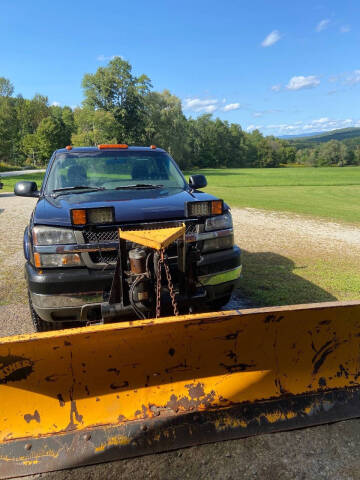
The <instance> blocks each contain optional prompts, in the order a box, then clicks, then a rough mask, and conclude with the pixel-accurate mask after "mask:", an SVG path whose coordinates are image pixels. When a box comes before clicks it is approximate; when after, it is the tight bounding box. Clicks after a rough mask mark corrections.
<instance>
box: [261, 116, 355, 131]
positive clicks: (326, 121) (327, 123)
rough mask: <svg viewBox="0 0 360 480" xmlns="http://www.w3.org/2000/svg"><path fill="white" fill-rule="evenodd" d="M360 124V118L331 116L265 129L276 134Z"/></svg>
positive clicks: (265, 127)
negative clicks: (338, 118) (336, 117)
mask: <svg viewBox="0 0 360 480" xmlns="http://www.w3.org/2000/svg"><path fill="white" fill-rule="evenodd" d="M359 125H360V120H353V119H352V118H346V119H345V120H334V119H331V118H329V117H321V118H316V119H314V120H311V121H309V122H307V123H305V124H304V123H303V122H302V121H298V122H295V123H292V124H291V123H290V124H288V123H281V124H272V125H266V126H264V127H263V128H264V130H271V131H273V132H274V133H275V134H276V135H286V134H301V133H309V132H327V131H330V130H336V129H339V128H347V127H356V126H359Z"/></svg>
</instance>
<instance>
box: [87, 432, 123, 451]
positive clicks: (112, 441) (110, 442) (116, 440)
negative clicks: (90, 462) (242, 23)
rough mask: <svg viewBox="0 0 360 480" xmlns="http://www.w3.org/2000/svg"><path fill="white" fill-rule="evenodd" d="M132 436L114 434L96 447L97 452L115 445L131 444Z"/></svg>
mask: <svg viewBox="0 0 360 480" xmlns="http://www.w3.org/2000/svg"><path fill="white" fill-rule="evenodd" d="M130 442H131V438H129V437H125V436H124V435H119V436H114V437H110V438H108V439H107V441H106V442H105V443H102V444H101V445H99V446H98V447H96V448H95V452H103V451H104V450H106V449H107V448H109V447H115V446H119V445H129V443H130Z"/></svg>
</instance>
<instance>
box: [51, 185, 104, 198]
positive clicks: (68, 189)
mask: <svg viewBox="0 0 360 480" xmlns="http://www.w3.org/2000/svg"><path fill="white" fill-rule="evenodd" d="M74 190H80V192H75V191H74ZM81 190H88V191H91V192H96V191H98V190H106V189H105V187H95V186H91V185H75V186H74V187H63V188H55V189H54V190H53V191H52V194H54V193H57V194H58V195H54V196H56V197H57V196H59V195H66V194H68V193H82V191H81Z"/></svg>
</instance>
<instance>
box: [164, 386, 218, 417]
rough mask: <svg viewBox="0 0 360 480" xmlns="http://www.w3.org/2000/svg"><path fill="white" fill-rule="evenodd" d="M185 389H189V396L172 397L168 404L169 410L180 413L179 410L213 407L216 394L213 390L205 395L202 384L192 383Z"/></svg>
mask: <svg viewBox="0 0 360 480" xmlns="http://www.w3.org/2000/svg"><path fill="white" fill-rule="evenodd" d="M185 387H186V388H187V389H188V392H189V396H184V397H180V398H179V397H177V396H176V395H171V397H170V400H169V402H168V403H167V404H166V407H167V408H171V410H173V411H175V412H178V411H179V410H183V411H184V410H187V411H189V410H194V409H195V410H196V409H198V408H199V407H200V406H202V407H205V408H207V407H211V406H213V404H214V400H215V392H214V391H213V390H212V391H211V392H210V393H208V394H205V391H204V385H203V384H202V383H196V384H194V383H191V384H188V385H185Z"/></svg>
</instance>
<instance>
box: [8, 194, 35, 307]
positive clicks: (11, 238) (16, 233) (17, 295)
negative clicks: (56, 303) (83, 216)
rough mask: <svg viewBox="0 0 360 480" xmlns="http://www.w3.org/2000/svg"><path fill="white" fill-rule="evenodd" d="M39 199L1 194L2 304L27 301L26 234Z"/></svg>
mask: <svg viewBox="0 0 360 480" xmlns="http://www.w3.org/2000/svg"><path fill="white" fill-rule="evenodd" d="M35 203H36V199H33V198H25V197H16V196H15V195H14V194H11V195H9V194H6V193H1V194H0V206H1V209H2V212H1V213H0V305H1V304H4V303H25V302H26V298H27V297H26V288H25V280H24V254H23V235H24V229H25V227H26V225H27V224H28V223H29V218H30V215H31V211H32V210H33V208H34V206H35Z"/></svg>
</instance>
